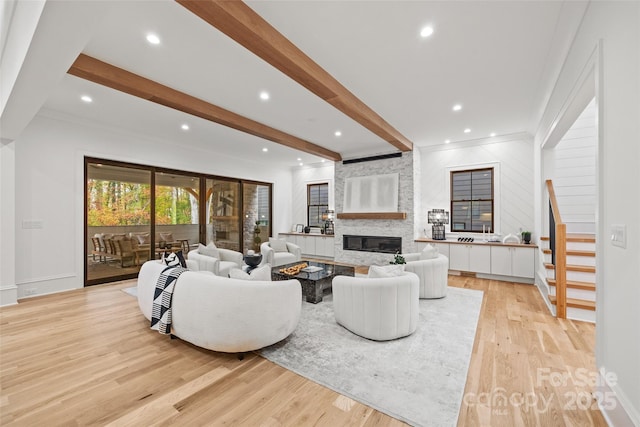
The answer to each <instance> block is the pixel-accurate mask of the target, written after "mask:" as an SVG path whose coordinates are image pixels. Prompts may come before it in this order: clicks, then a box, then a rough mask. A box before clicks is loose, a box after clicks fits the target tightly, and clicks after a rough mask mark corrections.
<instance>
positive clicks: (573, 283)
mask: <svg viewBox="0 0 640 427" xmlns="http://www.w3.org/2000/svg"><path fill="white" fill-rule="evenodd" d="M547 282H549V285H551V286H555V285H556V279H547ZM566 286H567V288H571V289H584V290H591V291H595V290H596V284H595V283H593V282H580V281H577V280H567V284H566Z"/></svg>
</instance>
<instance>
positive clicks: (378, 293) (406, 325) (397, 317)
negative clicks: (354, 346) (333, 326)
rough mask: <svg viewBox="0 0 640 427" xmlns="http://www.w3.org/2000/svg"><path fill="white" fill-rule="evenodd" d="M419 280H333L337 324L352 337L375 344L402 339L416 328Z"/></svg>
mask: <svg viewBox="0 0 640 427" xmlns="http://www.w3.org/2000/svg"><path fill="white" fill-rule="evenodd" d="M419 281H420V280H419V279H418V277H417V276H416V275H415V274H413V273H407V272H405V273H404V274H402V275H401V276H395V277H378V278H369V277H349V276H336V277H334V278H333V282H332V288H333V311H334V314H335V318H336V322H338V323H339V324H340V325H342V326H344V327H345V328H347V329H348V330H350V331H351V332H353V333H354V334H357V335H360V336H361V337H364V338H368V339H371V340H376V341H386V340H392V339H396V338H401V337H405V336H407V335H411V334H412V333H413V332H415V330H416V328H417V327H418V317H419V309H420V307H419V298H418V283H419Z"/></svg>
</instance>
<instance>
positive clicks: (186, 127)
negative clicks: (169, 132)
mask: <svg viewBox="0 0 640 427" xmlns="http://www.w3.org/2000/svg"><path fill="white" fill-rule="evenodd" d="M180 129H182V130H189V125H188V124H186V123H184V124H183V125H182V126H180Z"/></svg>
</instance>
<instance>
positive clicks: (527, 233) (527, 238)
mask: <svg viewBox="0 0 640 427" xmlns="http://www.w3.org/2000/svg"><path fill="white" fill-rule="evenodd" d="M522 241H523V242H524V243H525V245H528V244H529V243H531V232H530V231H523V232H522Z"/></svg>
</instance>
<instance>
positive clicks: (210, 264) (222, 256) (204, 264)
mask: <svg viewBox="0 0 640 427" xmlns="http://www.w3.org/2000/svg"><path fill="white" fill-rule="evenodd" d="M216 249H217V254H218V257H212V256H209V255H203V254H201V253H199V252H198V249H194V250H192V251H189V254H188V255H187V263H188V267H189V269H190V270H199V271H210V272H212V273H213V274H215V275H216V276H223V277H229V271H231V270H232V269H234V268H242V254H241V253H240V252H236V251H232V250H230V249H222V248H216Z"/></svg>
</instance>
